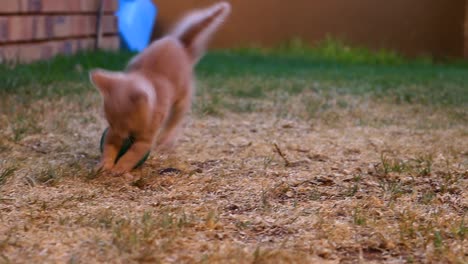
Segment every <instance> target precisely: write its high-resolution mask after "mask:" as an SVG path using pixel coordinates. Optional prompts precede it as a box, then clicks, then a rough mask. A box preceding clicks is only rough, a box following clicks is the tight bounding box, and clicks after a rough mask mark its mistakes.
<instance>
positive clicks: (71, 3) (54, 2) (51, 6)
mask: <svg viewBox="0 0 468 264" xmlns="http://www.w3.org/2000/svg"><path fill="white" fill-rule="evenodd" d="M99 1H100V0H0V14H19V13H36V14H37V13H85V12H88V13H89V12H96V11H97V10H98V6H99ZM116 10H117V0H104V12H107V13H109V12H114V11H116Z"/></svg>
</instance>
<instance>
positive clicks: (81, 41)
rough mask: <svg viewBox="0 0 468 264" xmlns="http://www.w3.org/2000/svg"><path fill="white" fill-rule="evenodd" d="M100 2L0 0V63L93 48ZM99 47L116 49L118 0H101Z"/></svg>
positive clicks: (84, 0) (83, 0) (97, 0)
mask: <svg viewBox="0 0 468 264" xmlns="http://www.w3.org/2000/svg"><path fill="white" fill-rule="evenodd" d="M100 2H101V1H100V0H0V63H1V62H3V61H19V62H31V61H35V60H41V59H48V58H51V57H52V56H55V55H57V54H73V53H75V52H77V51H79V50H83V49H91V48H94V47H95V43H96V36H97V14H98V10H99V8H100ZM102 4H103V5H102V20H101V32H102V38H101V40H100V45H99V48H103V49H118V47H119V38H118V35H117V31H118V28H117V19H116V17H115V16H114V13H115V11H116V9H117V0H104V1H103V3H102Z"/></svg>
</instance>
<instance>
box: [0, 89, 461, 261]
mask: <svg viewBox="0 0 468 264" xmlns="http://www.w3.org/2000/svg"><path fill="white" fill-rule="evenodd" d="M289 102H290V103H289V104H288V105H286V106H285V109H286V110H284V109H283V110H278V109H277V108H275V107H276V106H272V105H271V104H269V103H265V106H264V107H263V108H262V110H259V111H254V112H250V113H245V112H233V111H224V112H223V113H222V114H221V115H214V116H210V115H201V114H193V115H192V116H191V118H189V121H188V122H187V124H186V129H185V130H184V133H183V134H182V135H181V137H180V140H179V142H178V144H177V146H176V148H175V149H174V150H173V151H171V152H170V153H164V154H160V153H152V155H151V157H150V159H149V160H148V161H147V162H146V163H145V165H144V166H143V167H142V168H141V169H138V170H136V171H134V172H133V173H132V174H133V176H134V179H133V180H129V179H124V178H115V177H112V176H108V175H105V174H98V173H96V172H94V171H93V167H94V166H95V165H96V164H97V162H98V159H99V151H98V141H99V137H100V134H101V132H102V130H103V129H104V128H105V123H104V120H103V118H102V117H101V114H100V110H99V98H98V97H97V95H96V94H93V95H89V96H87V97H85V98H82V101H81V102H80V103H70V102H69V101H67V100H56V101H52V102H51V101H40V102H37V103H36V104H34V105H31V107H30V108H28V109H21V111H20V110H18V111H16V112H15V113H16V114H15V115H8V116H7V115H3V116H0V122H1V123H3V124H8V125H7V126H4V127H3V128H2V129H0V132H1V138H0V162H1V163H0V176H1V177H0V263H145V262H146V263H466V261H468V255H467V254H468V252H467V249H468V242H467V240H466V212H467V209H468V193H467V192H466V190H467V189H468V171H467V165H468V132H467V131H468V124H467V123H466V122H464V121H463V122H462V121H456V122H455V121H453V119H451V116H450V115H449V114H447V113H446V112H445V111H442V110H440V111H439V110H427V109H425V108H424V107H417V106H401V105H400V106H396V105H391V104H380V103H375V104H372V103H362V102H359V103H357V104H356V106H355V107H354V108H351V110H350V108H346V109H344V110H343V109H342V110H340V109H338V108H331V110H327V111H324V112H318V113H316V114H315V115H314V116H313V117H309V118H304V117H301V115H300V113H301V111H302V110H301V107H302V106H301V107H300V106H298V105H297V104H295V103H294V99H291V100H289ZM6 107H13V108H14V107H15V106H13V105H8V106H6ZM260 108H261V107H260ZM260 108H259V109H260ZM270 108H275V109H276V110H275V111H273V110H271V109H270ZM459 113H460V112H459ZM461 115H462V118H461V119H457V120H466V119H464V118H466V112H464V110H463V111H462V112H461ZM27 116H29V117H28V118H26V117H27ZM38 120H44V121H43V122H38ZM22 131H23V132H24V131H26V132H24V133H23V134H20V132H22ZM21 135H23V136H21Z"/></svg>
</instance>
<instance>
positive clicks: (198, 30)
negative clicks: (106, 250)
mask: <svg viewBox="0 0 468 264" xmlns="http://www.w3.org/2000/svg"><path fill="white" fill-rule="evenodd" d="M230 10H231V7H230V4H229V3H227V2H221V3H218V4H215V5H213V6H211V7H209V8H207V9H204V10H199V11H195V12H193V13H191V14H189V15H188V16H186V17H185V18H184V19H182V21H181V22H180V23H179V24H178V25H177V26H176V27H175V29H174V30H173V31H172V33H170V34H169V35H168V36H166V37H164V38H162V39H160V40H158V41H155V42H153V43H152V44H151V45H150V46H149V47H148V48H146V49H145V50H144V51H143V52H141V53H140V54H138V55H137V56H135V57H134V58H133V59H132V60H131V61H130V63H129V64H128V66H127V69H126V70H125V71H124V72H109V71H105V70H101V69H96V70H92V71H91V72H90V79H91V82H92V83H93V84H94V86H96V87H97V88H98V90H99V91H100V93H101V95H102V98H103V104H104V112H105V117H106V119H107V121H108V123H109V131H108V133H107V137H106V139H105V144H104V152H103V155H102V159H101V162H100V164H99V167H100V168H102V169H104V170H108V171H111V172H113V173H116V174H122V173H125V172H128V171H130V170H131V169H132V168H133V166H134V165H135V164H136V163H137V162H138V161H139V160H140V159H141V158H142V157H143V156H144V155H145V153H146V152H147V151H149V150H150V149H151V147H152V146H154V145H156V148H158V149H159V148H161V147H166V146H170V145H171V144H172V143H173V141H174V139H175V136H176V134H177V130H178V128H179V127H180V123H181V121H182V118H183V117H184V115H185V113H186V112H187V111H189V110H190V106H191V101H192V96H193V93H194V87H193V67H194V66H195V64H196V63H197V61H198V60H199V59H200V58H201V56H202V55H203V52H204V51H205V49H206V45H207V42H208V40H209V39H210V37H211V35H212V34H213V33H214V32H215V31H216V30H217V29H218V27H219V26H220V25H221V24H222V22H223V21H224V19H225V18H226V17H227V16H228V15H229V13H230ZM130 135H132V136H133V137H134V138H135V140H136V141H135V143H134V144H133V145H132V147H131V148H130V149H129V150H128V151H127V153H125V155H123V156H122V157H121V158H120V159H119V160H118V162H117V163H116V164H114V161H115V159H116V157H117V153H118V150H119V149H120V148H121V144H122V142H123V141H124V139H125V138H126V137H128V136H130Z"/></svg>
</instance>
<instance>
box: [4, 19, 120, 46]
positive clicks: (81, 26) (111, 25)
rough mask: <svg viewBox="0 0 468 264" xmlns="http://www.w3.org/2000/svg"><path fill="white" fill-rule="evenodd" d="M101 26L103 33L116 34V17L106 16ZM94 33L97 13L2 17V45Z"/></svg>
mask: <svg viewBox="0 0 468 264" xmlns="http://www.w3.org/2000/svg"><path fill="white" fill-rule="evenodd" d="M102 28H103V33H104V34H113V33H117V30H118V28H117V19H116V17H115V16H112V15H106V16H104V17H103V23H102ZM94 34H96V16H94V15H71V16H60V15H49V16H41V15H34V16H6V17H0V44H5V43H8V42H26V41H37V40H45V39H53V38H68V37H83V36H90V35H94Z"/></svg>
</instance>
